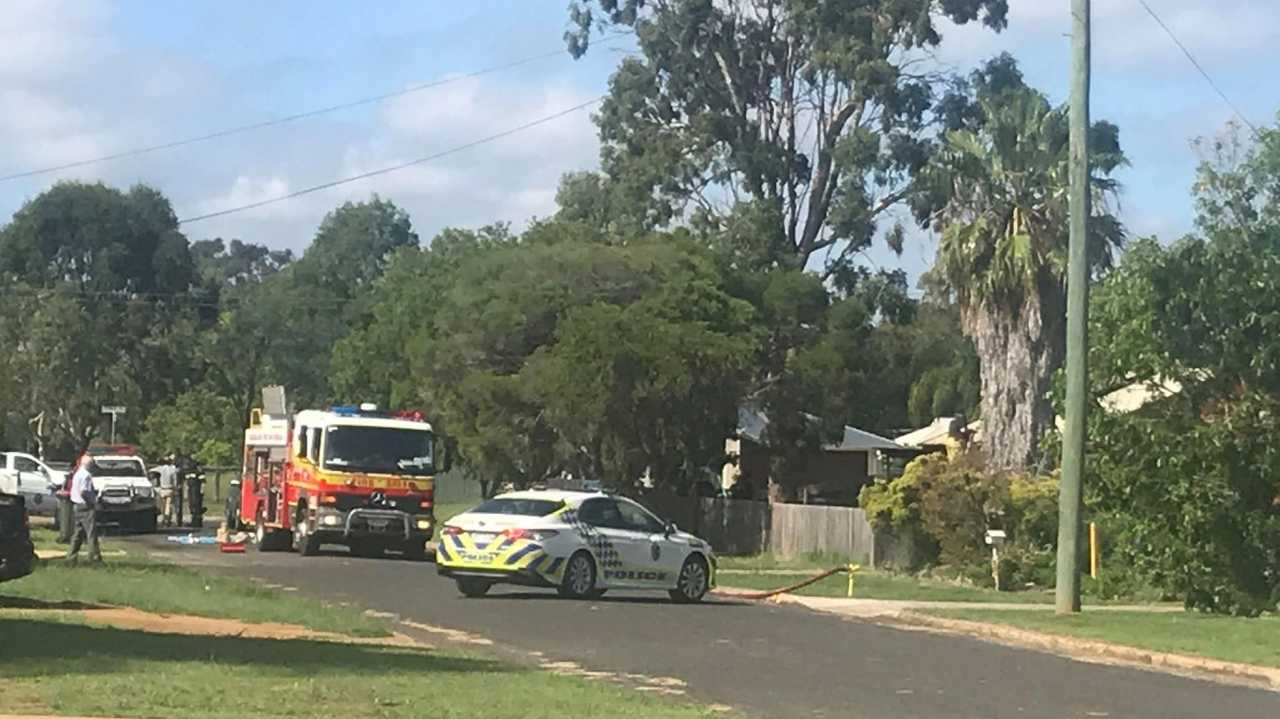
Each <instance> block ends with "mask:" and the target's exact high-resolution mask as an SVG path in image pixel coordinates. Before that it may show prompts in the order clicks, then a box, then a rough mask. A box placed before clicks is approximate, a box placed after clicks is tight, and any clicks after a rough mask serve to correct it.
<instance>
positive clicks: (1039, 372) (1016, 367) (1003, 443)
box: [927, 83, 1125, 469]
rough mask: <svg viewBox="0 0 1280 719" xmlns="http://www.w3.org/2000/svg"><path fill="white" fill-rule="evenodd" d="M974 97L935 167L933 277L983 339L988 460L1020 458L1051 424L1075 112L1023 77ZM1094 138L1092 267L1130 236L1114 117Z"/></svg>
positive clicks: (1031, 454) (1027, 456)
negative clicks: (969, 117) (967, 125)
mask: <svg viewBox="0 0 1280 719" xmlns="http://www.w3.org/2000/svg"><path fill="white" fill-rule="evenodd" d="M984 94H985V95H986V96H985V97H984V96H983V95H984ZM978 108H979V110H980V113H979V117H980V120H979V121H978V122H977V123H976V127H974V128H973V129H962V130H956V131H953V132H950V133H948V134H947V135H946V137H945V138H944V141H943V147H942V150H941V152H940V153H939V157H938V160H937V161H936V163H935V164H934V165H933V166H932V168H931V169H930V171H929V172H928V173H927V176H928V180H929V184H930V186H931V187H930V189H931V190H932V191H934V192H935V193H938V194H937V196H938V197H939V199H941V200H942V201H943V202H942V204H941V209H940V210H939V211H938V212H937V213H936V214H935V216H934V223H935V228H936V229H937V230H938V231H939V232H940V234H941V241H940V243H939V246H938V256H937V260H936V263H935V265H934V268H933V270H932V273H931V274H932V277H931V279H932V280H933V281H935V282H936V283H938V284H940V285H941V287H942V288H943V289H945V290H946V291H948V292H949V293H951V294H952V295H953V296H954V298H955V300H956V301H957V302H958V304H959V306H960V315H961V325H962V327H963V329H964V332H965V334H966V335H968V336H969V337H970V338H971V339H972V340H973V341H974V344H975V346H976V348H977V352H978V358H979V360H980V362H981V379H982V423H983V427H982V435H983V447H984V453H985V454H986V457H987V461H988V465H989V467H991V468H993V469H1022V468H1026V467H1029V466H1030V465H1031V464H1032V463H1033V462H1034V460H1035V455H1036V447H1037V444H1038V443H1039V440H1040V439H1041V437H1042V436H1043V434H1044V433H1045V432H1046V431H1047V430H1048V429H1049V428H1050V427H1051V423H1052V421H1053V410H1052V407H1051V405H1050V402H1049V398H1048V392H1049V388H1050V381H1051V378H1052V375H1053V372H1054V370H1056V369H1057V368H1058V366H1059V365H1060V364H1061V362H1062V357H1063V352H1064V346H1065V326H1066V303H1065V299H1066V282H1065V276H1066V267H1067V219H1068V213H1067V199H1068V187H1069V185H1068V180H1067V166H1068V162H1067V159H1068V140H1067V132H1068V128H1067V112H1066V110H1065V108H1057V109H1055V108H1053V107H1052V106H1051V105H1050V104H1049V101H1048V99H1046V98H1045V96H1044V95H1043V94H1042V93H1040V92H1038V91H1037V90H1035V89H1033V88H1030V87H1027V86H1026V85H1023V84H1021V83H1018V84H1016V85H1014V86H1012V87H1008V88H1004V89H1002V90H1001V91H999V92H998V93H991V92H988V93H982V92H980V93H979V97H978ZM1090 141H1091V153H1090V162H1091V173H1092V175H1093V177H1092V180H1091V183H1092V188H1093V189H1092V191H1093V193H1094V198H1093V200H1094V204H1093V207H1094V216H1093V218H1092V219H1091V221H1090V225H1091V226H1090V234H1089V247H1088V249H1089V260H1090V264H1091V268H1092V271H1093V272H1094V273H1096V272H1099V271H1102V270H1104V269H1105V268H1107V267H1108V266H1110V263H1111V257H1112V252H1113V250H1115V249H1117V248H1119V247H1120V246H1121V245H1122V244H1123V241H1124V234H1125V233H1124V228H1123V227H1122V226H1121V224H1120V222H1119V221H1118V220H1117V219H1116V218H1115V217H1114V216H1113V215H1112V214H1111V208H1112V206H1113V204H1114V199H1115V197H1116V193H1117V190H1118V185H1117V183H1116V182H1115V180H1113V179H1111V177H1110V175H1111V173H1112V171H1114V170H1115V169H1116V168H1117V167H1120V166H1121V165H1123V164H1125V158H1124V154H1123V153H1122V152H1121V150H1120V143H1119V131H1118V129H1117V128H1116V127H1115V126H1114V125H1112V124H1110V123H1105V122H1103V123H1096V124H1095V125H1094V126H1093V128H1092V130H1091V132H1090Z"/></svg>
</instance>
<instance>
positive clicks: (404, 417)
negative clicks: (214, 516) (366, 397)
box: [228, 388, 448, 559]
mask: <svg viewBox="0 0 1280 719" xmlns="http://www.w3.org/2000/svg"><path fill="white" fill-rule="evenodd" d="M268 390H274V391H270V392H269V391H268ZM268 390H264V392H263V398H264V402H263V404H264V407H265V408H266V409H267V411H263V409H254V410H253V411H252V413H251V418H250V424H249V427H248V428H247V429H246V430H245V436H244V470H243V473H242V478H241V481H240V488H239V493H238V495H236V496H237V497H238V500H239V501H238V507H230V508H228V509H229V510H231V511H229V512H228V514H229V519H234V520H235V521H234V522H233V523H234V524H235V525H238V526H237V527H236V528H241V527H243V528H250V527H251V528H252V530H253V533H254V537H255V540H256V544H257V546H258V549H259V550H260V551H264V552H270V551H282V550H288V549H292V550H293V551H296V552H298V553H300V554H302V555H306V556H309V555H313V554H316V553H317V552H318V551H319V549H320V546H321V545H323V544H338V545H343V546H346V547H347V548H349V549H350V551H351V553H352V554H356V555H359V556H381V555H382V554H383V553H384V552H386V551H387V550H391V551H399V552H403V553H404V555H405V557H406V558H409V559H423V558H425V557H426V547H425V544H426V542H427V541H428V540H429V539H431V536H432V533H433V532H434V530H435V516H434V498H435V492H434V490H435V480H434V477H435V474H436V472H437V471H441V472H443V471H447V470H448V467H447V464H448V453H447V452H446V451H444V449H443V446H442V443H441V442H440V441H439V439H438V438H437V437H436V435H435V433H434V432H433V431H432V429H431V425H430V424H429V423H427V422H426V420H425V419H423V416H422V414H421V413H419V412H384V411H381V410H379V408H378V407H376V406H374V405H371V404H362V405H359V406H341V407H332V408H330V409H328V410H304V411H301V412H297V413H296V414H293V415H289V414H287V412H286V411H285V410H284V407H285V404H284V401H283V390H280V389H279V388H268ZM272 412H275V414H272Z"/></svg>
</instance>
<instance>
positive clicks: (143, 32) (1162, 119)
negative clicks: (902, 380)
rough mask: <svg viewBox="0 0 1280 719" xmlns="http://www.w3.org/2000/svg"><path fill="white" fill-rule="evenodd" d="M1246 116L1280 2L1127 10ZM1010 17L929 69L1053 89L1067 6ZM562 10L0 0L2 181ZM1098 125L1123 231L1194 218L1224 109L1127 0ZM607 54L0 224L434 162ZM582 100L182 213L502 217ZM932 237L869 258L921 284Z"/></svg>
mask: <svg viewBox="0 0 1280 719" xmlns="http://www.w3.org/2000/svg"><path fill="white" fill-rule="evenodd" d="M1148 2H1149V3H1150V4H1151V5H1152V6H1153V7H1154V8H1155V9H1156V10H1157V12H1159V13H1161V14H1162V16H1163V17H1164V18H1165V20H1166V22H1168V23H1169V24H1170V25H1171V26H1172V27H1173V28H1174V30H1175V32H1177V33H1178V35H1179V36H1180V37H1181V38H1182V40H1183V42H1185V43H1186V44H1187V45H1188V46H1189V47H1190V48H1191V49H1192V51H1193V52H1195V53H1196V54H1197V56H1198V57H1199V58H1200V60H1201V61H1202V62H1203V63H1204V64H1205V66H1206V67H1207V68H1208V69H1209V71H1210V72H1211V73H1212V74H1213V75H1214V76H1215V78H1216V79H1217V80H1218V81H1219V83H1220V84H1221V85H1222V86H1223V87H1224V89H1225V90H1226V92H1227V93H1228V95H1230V96H1231V97H1232V99H1233V100H1235V102H1236V103H1237V104H1238V105H1239V106H1240V107H1241V108H1242V109H1243V111H1244V112H1245V114H1246V115H1247V116H1248V117H1249V118H1250V119H1251V120H1253V121H1254V122H1257V123H1264V122H1273V121H1274V117H1275V112H1276V110H1277V108H1278V107H1280V97H1278V95H1280V93H1277V89H1280V83H1277V82H1276V81H1275V79H1274V78H1273V77H1272V74H1273V73H1274V70H1273V68H1275V67H1280V42H1278V41H1280V29H1278V28H1280V3H1277V2H1275V1H1274V0H1232V1H1231V2H1218V3H1212V2H1208V1H1207V0H1148ZM1010 4H1011V5H1012V11H1011V17H1010V27H1009V29H1008V30H1007V31H1006V32H1004V33H1002V34H999V35H996V34H993V33H991V32H989V31H986V30H983V29H979V28H971V27H964V28H947V29H946V30H945V32H944V34H945V40H944V43H943V46H942V47H941V48H940V49H939V51H938V52H937V59H938V62H939V63H940V64H941V65H943V66H946V67H951V68H954V69H956V70H960V71H967V70H968V69H970V68H972V67H973V66H974V65H976V64H977V63H978V62H979V61H980V60H982V59H985V58H987V57H990V56H991V55H993V54H995V53H997V52H1000V51H1002V50H1008V51H1009V52H1012V53H1013V54H1014V55H1015V56H1016V57H1018V58H1019V60H1020V61H1021V62H1022V64H1023V68H1024V71H1025V72H1026V74H1027V76H1028V79H1029V80H1030V81H1031V82H1032V83H1033V84H1035V85H1037V86H1038V87H1040V88H1042V89H1044V90H1045V91H1046V92H1048V93H1049V94H1050V96H1051V97H1053V98H1054V99H1055V100H1062V99H1064V98H1065V91H1066V80H1067V75H1066V70H1067V57H1068V56H1067V52H1068V42H1069V41H1068V38H1067V37H1066V31H1067V27H1068V18H1067V0H1011V3H1010ZM566 6H567V1H566V0H520V1H517V0H503V1H498V0H485V1H476V0H473V1H471V2H433V1H432V0H380V1H379V2H377V3H355V2H338V1H336V0H321V1H314V0H313V1H312V2H303V1H302V0H286V1H281V2H272V3H249V2H241V1H239V0H221V1H220V2H212V1H208V0H187V1H186V2H182V3H157V2H147V1H145V0H119V1H114V0H6V2H5V12H4V13H3V14H0V137H3V138H4V139H3V140H0V175H3V174H8V173H9V172H15V171H21V170H26V169H31V168H35V167H42V166H47V165H51V164H59V163H63V162H69V161H74V160H77V159H82V158H85V157H92V156H96V155H100V154H106V153H111V152H117V151H120V150H125V149H128V148H131V147H136V146H139V145H145V144H151V143H155V142H161V141H166V140H170V139H176V138H181V137H184V136H188V135H192V134H200V133H203V132H207V131H210V130H216V129H220V128H222V127H226V126H229V125H237V124H243V123H250V122H255V121H259V120H263V119H269V118H271V117H276V116H279V115H283V114H289V113H292V112H298V111H301V110H306V109H309V108H312V107H317V106H322V105H327V104H332V103H338V102H343V101H345V100H349V99H353V98H357V97H361V96H365V95H369V94H377V93H381V92H385V91H388V90H395V89H398V88H402V87H405V86H407V85H411V84H416V83H420V82H424V81H430V80H434V79H437V78H441V77H446V76H449V75H457V74H462V73H467V72H470V71H473V70H476V69H480V68H483V67H487V66H492V65H497V64H502V63H505V62H508V61H511V60H514V59H518V58H521V57H526V56H530V55H534V54H538V53H541V52H546V51H550V50H553V49H556V48H558V47H560V46H561V44H562V40H561V35H562V33H563V32H564V29H565V18H566V12H565V8H566ZM1094 6H1095V19H1094V23H1095V39H1094V43H1095V72H1094V98H1093V110H1094V116H1095V118H1107V119H1110V120H1112V121H1114V122H1116V123H1118V124H1119V125H1120V128H1121V133H1122V141H1123V143H1124V146H1125V148H1126V150H1127V151H1128V153H1129V156H1130V158H1131V161H1132V167H1130V168H1128V169H1126V170H1125V171H1124V172H1123V173H1122V175H1121V180H1122V181H1123V183H1124V186H1125V192H1124V195H1123V197H1122V214H1123V217H1124V219H1125V220H1126V222H1127V223H1128V225H1129V227H1130V230H1131V232H1132V233H1133V234H1134V235H1145V234H1158V235H1159V236H1160V237H1161V238H1162V239H1166V240H1169V239H1172V238H1174V237H1176V236H1178V235H1180V234H1182V233H1185V232H1187V231H1189V230H1190V229H1191V226H1192V205H1191V200H1190V196H1189V188H1190V185H1191V182H1192V179H1193V173H1194V168H1195V164H1196V157H1195V154H1194V153H1193V152H1192V150H1191V147H1190V144H1189V140H1190V139H1191V138H1193V137H1195V136H1201V135H1208V134H1213V133H1215V132H1218V131H1219V130H1220V129H1221V128H1222V127H1223V126H1224V124H1225V123H1226V122H1227V120H1228V119H1230V116H1231V113H1230V110H1229V109H1228V108H1227V107H1226V106H1225V105H1224V104H1223V102H1222V101H1221V100H1220V99H1219V98H1218V97H1217V96H1216V95H1214V94H1213V92H1212V90H1211V89H1210V88H1209V87H1208V86H1207V84H1206V83H1205V82H1204V80H1203V79H1202V78H1200V77H1199V76H1198V75H1197V74H1196V72H1195V70H1194V69H1193V68H1192V67H1191V66H1190V64H1189V63H1188V62H1187V61H1186V59H1185V58H1184V57H1183V56H1182V55H1181V53H1180V52H1179V51H1178V49H1177V48H1176V47H1175V46H1174V45H1173V44H1172V42H1171V41H1170V40H1169V39H1168V38H1167V37H1166V36H1165V35H1164V34H1163V31H1161V30H1160V29H1159V27H1158V26H1157V25H1156V24H1155V23H1154V22H1153V21H1152V20H1151V19H1150V18H1149V17H1148V16H1147V15H1146V14H1145V12H1144V11H1143V10H1142V8H1141V6H1140V5H1139V3H1138V2H1137V0H1109V1H1106V2H1095V3H1094ZM621 52H622V48H620V47H615V48H613V49H602V50H600V51H593V52H592V53H591V54H589V55H588V56H587V58H585V59H584V60H581V61H577V62H574V61H572V60H570V59H569V58H568V57H567V56H564V57H556V58H552V59H548V60H542V61H539V62H536V63H533V64H530V65H527V66H524V67H521V68H519V69H516V70H511V71H505V72H501V73H495V74H491V75H486V76H484V77H481V78H474V79H467V80H462V81H459V82H457V83H454V84H450V85H447V86H445V87H441V88H437V89H433V90H427V91H424V92H420V93H415V94H413V95H410V96H406V97H404V98H401V99H398V100H395V101H391V102H388V103H384V104H381V105H376V106H367V107H363V108H359V109H354V110H348V111H344V112H341V113H335V114H332V115H328V116H325V117H323V118H317V119H311V120H307V121H303V122H299V123H295V124H291V125H288V126H284V127H276V128H271V129H267V130H263V131H260V132H255V133H252V134H245V135H239V136H236V137H233V138H227V139H223V140H218V141H212V142H207V143H201V144H198V145H193V146H188V147H184V148H179V149H176V150H173V151H170V152H164V153H156V154H152V155H147V156H144V157H139V158H133V159H128V160H123V161H119V162H113V163H104V164H101V165H94V166H90V167H84V168H78V169H76V170H72V171H66V172H63V173H60V174H56V175H45V176H40V177H37V178H30V179H26V180H21V181H13V182H6V183H0V217H2V218H7V217H8V216H9V215H10V214H11V213H12V212H13V211H14V210H16V209H17V208H18V207H19V206H21V204H22V202H23V201H24V200H25V199H28V198H30V197H32V196H34V195H35V194H37V193H38V192H40V191H41V190H42V189H44V188H45V187H47V186H48V185H49V184H50V183H52V182H53V181H54V180H55V179H59V178H81V179H102V180H104V181H106V182H109V183H113V184H121V185H127V184H130V183H132V182H136V181H145V182H148V183H151V184H154V185H156V186H158V187H159V188H161V189H162V190H163V191H164V192H165V193H166V194H168V196H169V197H170V198H171V199H172V201H173V203H174V206H175V208H176V209H177V211H178V213H179V215H181V216H190V215H193V214H200V213H203V212H208V211H213V210H217V209H220V208H223V207H227V206H231V205H235V204H242V203H244V202H252V201H255V200H259V199H264V198H267V197H270V196H273V195H275V194H280V193H283V192H288V191H291V190H296V189H298V188H301V187H304V186H307V185H311V184H316V183H320V182H325V181H328V180H332V179H336V178H338V177H343V176H347V175H350V174H355V173H358V172H364V171H368V170H371V169H376V168H378V167H383V166H386V165H391V164H396V163H397V162H403V161H405V160H409V159H413V158H416V157H421V156H424V155H429V154H432V153H433V152H437V151H439V150H441V149H447V148H448V147H450V146H453V145H457V144H461V143H463V142H467V141H469V140H472V139H475V138H477V137H481V136H484V135H488V134H492V133H493V132H497V131H501V130H503V129H506V128H508V127H511V126H514V125H518V124H521V123H522V122H526V121H528V120H531V119H534V118H537V117H541V116H545V115H548V114H551V113H553V112H556V111H558V110H560V109H563V108H567V107H570V106H572V105H576V104H578V103H580V102H583V101H585V100H588V99H590V98H592V97H595V96H597V95H599V94H601V93H602V92H603V91H604V90H605V88H606V85H607V81H608V77H609V73H610V72H611V70H612V68H613V67H614V66H615V65H616V63H617V61H618V58H619V57H620V54H621ZM596 152H597V146H596V142H595V137H594V130H593V127H592V125H591V124H590V120H589V117H588V115H587V114H586V113H578V114H576V115H572V116H568V117H565V118H562V119H560V120H557V121H555V122H552V123H549V124H548V125H545V126H541V127H539V128H537V129H535V130H532V131H530V132H528V133H527V134H524V135H520V136H516V137H512V138H508V139H504V140H500V141H497V142H494V143H491V144H489V145H486V146H484V147H480V148H476V149H474V150H469V151H467V152H464V153H459V154H457V155H453V156H451V157H449V158H446V159H444V160H442V161H440V162H437V163H430V164H427V165H422V166H419V167H416V168H414V169H412V170H409V171H405V172H402V173H396V174H393V175H387V176H383V177H380V178H376V179H373V180H370V181H368V182H362V183H356V184H352V185H347V186H344V187H341V188H335V189H333V190H329V191H325V192H321V193H316V194H314V195H309V196H307V197H304V198H300V199H298V200H295V201H291V202H287V203H281V204H278V205H273V206H270V207H265V208H261V209H259V210H254V211H250V212H246V213H243V214H240V215H234V216H229V217H226V218H219V219H217V220H211V221H207V222H203V223H197V224H193V225H190V226H188V227H187V233H188V235H189V236H190V237H191V238H192V239H201V238H204V237H209V236H223V237H227V238H230V237H239V238H241V239H244V240H248V241H254V242H261V243H265V244H268V245H270V246H273V247H288V248H292V249H294V250H301V249H303V248H305V246H306V245H307V243H308V242H309V241H310V238H311V236H312V234H313V233H314V230H315V227H316V225H317V224H318V223H319V221H320V219H321V218H322V217H323V215H324V213H325V212H326V211H327V210H329V209H331V208H332V207H334V206H336V205H337V204H339V203H341V202H342V201H344V200H347V199H360V198H364V197H367V196H368V195H369V194H370V193H372V192H378V193H380V194H382V195H384V196H386V197H389V198H391V199H393V200H395V201H396V202H398V203H400V204H401V205H402V206H404V207H406V208H407V209H408V210H409V211H410V212H411V214H412V216H413V220H414V223H415V226H416V227H417V229H418V231H419V233H420V234H421V235H423V237H424V238H427V237H430V236H431V235H432V234H434V233H435V232H436V231H437V230H439V229H440V228H441V227H444V226H449V225H461V226H474V225H479V224H484V223H487V222H492V221H496V220H504V221H509V222H512V223H513V224H514V225H516V226H517V227H519V226H521V225H523V224H524V223H525V222H527V221H528V219H529V218H531V217H533V216H538V215H546V214H548V213H549V212H551V211H552V209H553V207H554V204H553V197H554V192H555V183H556V180H557V178H558V177H559V176H560V174H561V173H563V172H566V171H569V170H576V169H587V168H591V167H593V166H594V165H595V159H596ZM933 248H934V242H933V240H932V238H929V237H927V236H925V235H918V236H917V237H915V238H914V241H913V242H912V243H911V244H910V245H909V246H908V248H907V251H906V252H905V253H904V255H903V257H901V258H897V257H894V256H893V255H892V254H891V253H889V252H888V251H887V250H885V249H884V248H876V249H874V250H872V251H871V252H869V253H868V254H869V255H870V257H871V259H872V260H874V261H875V262H876V263H877V264H880V265H881V266H887V267H890V266H901V267H904V268H906V269H907V270H908V271H909V272H910V273H911V274H912V275H916V274H918V273H919V272H920V271H921V270H922V269H924V268H925V267H927V266H928V263H929V262H930V260H931V257H932V252H933Z"/></svg>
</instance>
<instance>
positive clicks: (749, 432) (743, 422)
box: [738, 407, 902, 452]
mask: <svg viewBox="0 0 1280 719" xmlns="http://www.w3.org/2000/svg"><path fill="white" fill-rule="evenodd" d="M768 427H769V418H768V417H767V416H765V414H764V412H761V411H760V410H757V409H754V408H751V407H740V408H738V436H739V437H746V438H747V439H749V440H751V441H752V442H755V443H757V444H764V441H763V439H762V438H763V437H764V432H765V430H766V429H768ZM823 449H825V450H827V451H828V452H869V451H873V450H877V449H902V447H901V446H900V445H897V444H895V443H894V442H893V440H891V439H887V438H885V437H881V436H880V435H878V434H874V433H872V432H867V431H865V430H861V429H858V428H857V427H850V426H848V425H845V428H844V436H843V437H841V438H840V442H839V443H836V444H828V445H826V446H824V447H823Z"/></svg>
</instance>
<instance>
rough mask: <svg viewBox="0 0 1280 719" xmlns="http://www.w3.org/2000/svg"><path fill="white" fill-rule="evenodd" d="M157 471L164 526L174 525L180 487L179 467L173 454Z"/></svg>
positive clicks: (166, 458)
mask: <svg viewBox="0 0 1280 719" xmlns="http://www.w3.org/2000/svg"><path fill="white" fill-rule="evenodd" d="M156 473H157V474H159V475H160V516H161V517H162V518H163V520H164V526H166V527H172V526H173V523H174V519H175V517H174V510H175V509H176V504H177V501H176V500H177V498H176V496H175V494H176V492H177V487H178V468H177V467H175V466H174V464H173V455H169V456H168V457H165V460H164V464H162V465H160V466H159V467H157V468H156Z"/></svg>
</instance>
